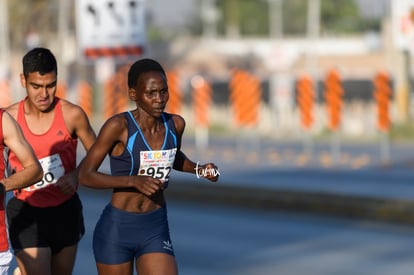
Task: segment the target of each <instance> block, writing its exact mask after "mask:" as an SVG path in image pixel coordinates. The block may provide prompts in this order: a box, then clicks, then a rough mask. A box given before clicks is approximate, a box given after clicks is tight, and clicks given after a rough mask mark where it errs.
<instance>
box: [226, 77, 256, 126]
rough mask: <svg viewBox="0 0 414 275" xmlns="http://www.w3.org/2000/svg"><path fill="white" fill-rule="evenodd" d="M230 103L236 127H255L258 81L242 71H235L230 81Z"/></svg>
mask: <svg viewBox="0 0 414 275" xmlns="http://www.w3.org/2000/svg"><path fill="white" fill-rule="evenodd" d="M229 86H230V90H231V92H230V101H231V103H232V109H233V112H234V119H235V123H236V125H238V126H255V125H256V124H257V122H258V120H259V108H260V101H261V93H262V91H261V87H260V81H259V80H258V79H257V78H256V77H254V76H253V75H251V74H249V73H248V72H245V71H242V70H235V71H234V72H233V77H232V79H231V81H230V84H229Z"/></svg>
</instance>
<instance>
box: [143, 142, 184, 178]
mask: <svg viewBox="0 0 414 275" xmlns="http://www.w3.org/2000/svg"><path fill="white" fill-rule="evenodd" d="M176 152H177V148H173V149H168V150H155V151H141V152H140V166H139V172H138V175H145V176H151V177H153V178H155V179H159V180H161V181H163V182H167V181H168V179H169V176H170V172H171V170H172V167H173V164H174V160H175V154H176Z"/></svg>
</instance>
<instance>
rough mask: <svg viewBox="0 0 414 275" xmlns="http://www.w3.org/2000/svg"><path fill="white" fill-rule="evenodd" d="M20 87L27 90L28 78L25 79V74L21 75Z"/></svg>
mask: <svg viewBox="0 0 414 275" xmlns="http://www.w3.org/2000/svg"><path fill="white" fill-rule="evenodd" d="M20 85H22V87H23V88H26V78H25V77H24V74H20Z"/></svg>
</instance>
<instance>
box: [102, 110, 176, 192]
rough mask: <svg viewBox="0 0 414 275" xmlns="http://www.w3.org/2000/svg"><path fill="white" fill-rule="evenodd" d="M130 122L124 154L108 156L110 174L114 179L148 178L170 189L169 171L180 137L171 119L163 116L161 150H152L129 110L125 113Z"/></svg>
mask: <svg viewBox="0 0 414 275" xmlns="http://www.w3.org/2000/svg"><path fill="white" fill-rule="evenodd" d="M123 115H124V116H125V118H126V120H127V123H128V140H127V144H126V147H125V150H124V152H123V153H122V154H121V155H119V156H111V155H110V156H109V163H110V169H111V174H112V175H114V176H126V175H130V176H132V175H147V176H152V177H153V178H157V179H160V180H161V181H164V185H165V187H167V186H168V181H169V176H170V172H171V170H172V168H173V164H174V160H175V154H176V152H177V134H176V129H175V125H174V121H173V119H172V116H171V115H170V114H167V113H163V114H162V119H163V121H164V126H165V137H164V143H163V145H162V147H161V149H160V150H153V149H152V148H151V147H150V146H149V144H148V143H147V141H146V140H145V137H144V134H143V133H142V130H141V128H140V127H139V125H138V123H137V122H136V121H135V118H134V116H133V115H132V113H131V112H130V111H128V112H124V113H123ZM114 191H115V192H117V191H137V190H135V189H133V188H120V189H114Z"/></svg>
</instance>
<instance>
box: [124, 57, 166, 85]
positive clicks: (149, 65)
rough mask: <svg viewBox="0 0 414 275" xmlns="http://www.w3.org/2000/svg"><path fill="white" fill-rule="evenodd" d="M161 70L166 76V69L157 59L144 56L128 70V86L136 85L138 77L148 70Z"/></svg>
mask: <svg viewBox="0 0 414 275" xmlns="http://www.w3.org/2000/svg"><path fill="white" fill-rule="evenodd" d="M154 71H155V72H160V73H162V74H163V75H164V76H166V74H165V71H164V69H163V68H162V66H161V64H160V63H158V62H157V61H155V60H153V59H150V58H144V59H140V60H138V61H136V62H135V63H134V64H132V65H131V67H130V68H129V71H128V88H132V87H135V86H136V85H137V82H138V78H139V77H140V76H141V75H142V74H143V73H147V72H154Z"/></svg>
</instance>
